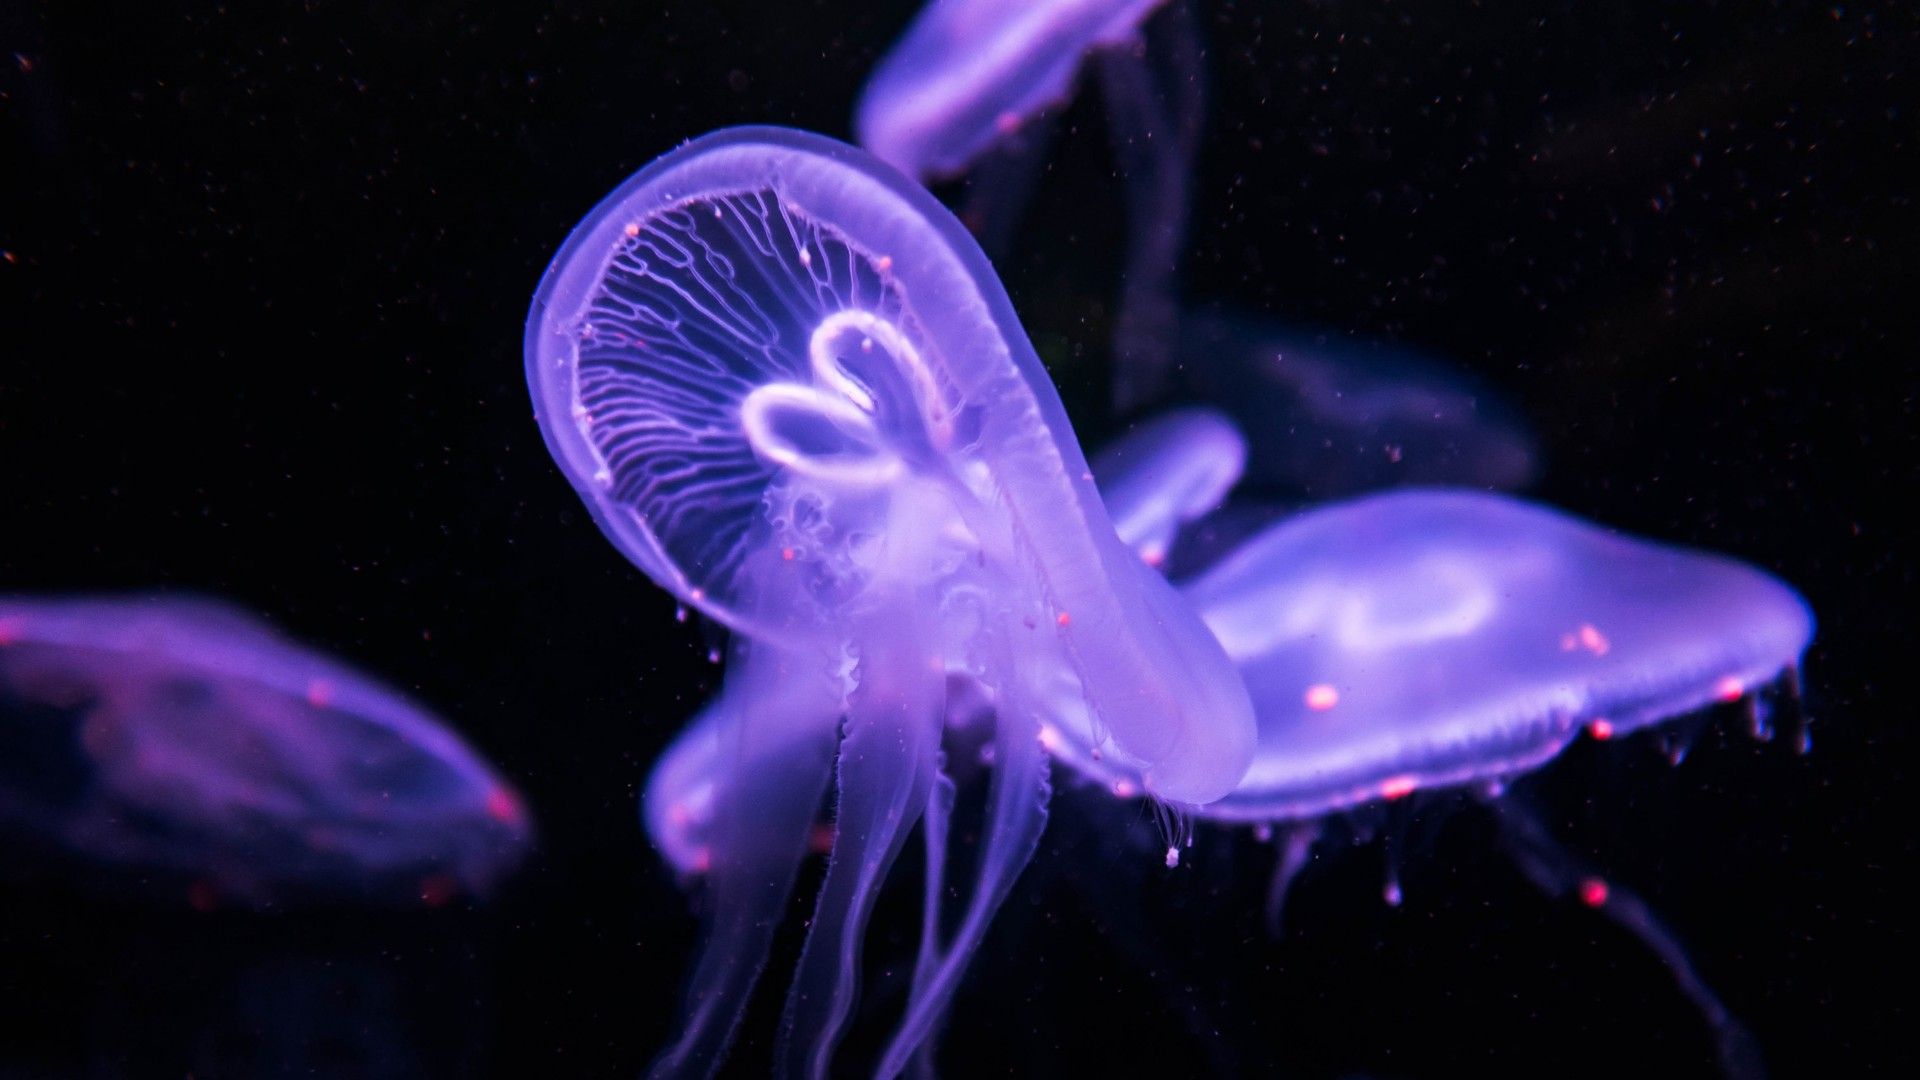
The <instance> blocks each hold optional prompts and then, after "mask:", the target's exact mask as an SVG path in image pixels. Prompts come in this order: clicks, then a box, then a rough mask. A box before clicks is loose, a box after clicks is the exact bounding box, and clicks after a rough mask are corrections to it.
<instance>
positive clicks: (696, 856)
mask: <svg viewBox="0 0 1920 1080" xmlns="http://www.w3.org/2000/svg"><path fill="white" fill-rule="evenodd" d="M1246 450H1247V448H1246V441H1245V440H1244V439H1242V438H1241V437H1240V432H1239V431H1238V430H1237V429H1236V428H1234V426H1233V424H1232V423H1231V422H1229V421H1228V420H1227V419H1226V418H1225V417H1223V416H1221V415H1220V414H1219V413H1215V412H1211V411H1208V410H1206V409H1194V408H1187V409H1176V410H1172V411H1170V412H1167V413H1163V414H1161V415H1159V416H1156V417H1154V418H1153V419H1151V420H1148V421H1144V422H1142V423H1140V424H1138V425H1137V426H1135V428H1134V429H1133V430H1132V431H1129V432H1128V433H1127V434H1126V435H1124V436H1122V437H1121V438H1119V439H1117V440H1115V441H1114V442H1113V443H1111V444H1109V445H1107V446H1106V447H1103V448H1102V449H1101V451H1100V453H1099V454H1098V455H1097V456H1096V457H1095V459H1094V462H1093V473H1094V476H1095V477H1096V478H1097V479H1098V481H1099V485H1100V494H1101V497H1102V499H1103V500H1104V501H1105V503H1106V506H1107V514H1108V516H1109V517H1111V518H1112V520H1113V523H1114V528H1115V531H1116V532H1117V533H1118V535H1119V537H1120V540H1121V542H1122V543H1125V544H1126V545H1127V546H1128V547H1130V548H1132V549H1133V550H1134V551H1135V552H1136V553H1137V554H1138V555H1139V556H1140V558H1141V560H1142V561H1143V562H1145V563H1146V564H1147V565H1149V566H1159V565H1160V564H1161V563H1162V562H1163V561H1164V559H1165V558H1166V552H1167V550H1168V548H1169V547H1170V546H1171V545H1172V542H1173V539H1174V536H1175V534H1176V533H1177V532H1178V531H1179V530H1180V528H1181V526H1183V525H1187V524H1189V523H1191V522H1193V521H1194V520H1196V519H1198V518H1200V517H1201V516H1202V515H1204V514H1206V513H1207V512H1208V511H1210V510H1212V509H1214V508H1215V507H1216V506H1218V505H1219V504H1220V502H1221V500H1222V499H1224V498H1226V495H1227V492H1228V491H1230V490H1232V488H1233V485H1234V483H1235V482H1236V481H1237V480H1239V478H1240V469H1241V466H1242V465H1243V464H1244V462H1245V460H1246ZM966 677H967V673H966V672H965V671H964V670H961V669H956V670H952V671H949V672H948V682H949V686H948V691H949V695H950V697H949V702H948V723H949V725H950V726H958V725H961V724H965V723H967V722H968V721H970V720H971V719H973V718H974V715H975V714H976V712H977V710H978V709H979V708H980V707H982V706H985V707H990V706H991V702H990V701H989V700H988V699H987V698H986V697H985V695H984V694H980V695H975V694H973V693H969V691H971V690H974V689H976V688H975V687H972V686H970V685H968V683H967V682H966ZM749 695H756V696H759V697H763V698H768V699H770V700H771V701H774V702H789V703H790V702H792V701H793V700H794V699H795V698H796V697H797V695H796V694H795V692H794V688H793V687H791V686H787V685H785V684H782V683H779V682H773V683H770V684H769V685H766V686H754V687H750V686H747V685H744V681H743V680H736V679H730V680H729V681H728V683H727V685H726V687H725V690H724V692H723V693H722V694H721V695H720V697H719V698H717V699H716V700H715V701H713V702H712V703H711V704H709V705H708V706H707V707H706V708H705V709H702V710H701V712H700V715H699V716H698V717H696V718H695V719H694V721H693V722H692V723H690V724H689V725H687V729H686V731H684V732H683V733H682V734H681V735H680V737H679V738H677V739H675V740H674V741H673V744H672V745H671V746H669V747H668V748H667V751H666V753H664V754H662V755H660V759H659V760H658V761H656V762H655V763H654V767H653V772H652V775H650V776H649V777H648V779H647V785H646V794H645V796H644V797H643V798H642V799H641V803H640V810H641V820H642V822H643V823H644V825H645V827H646V830H647V836H648V837H649V838H650V839H651V840H652V841H653V845H654V847H655V848H656V849H658V851H659V852H660V855H661V857H662V858H664V859H665V860H666V861H667V864H668V865H669V866H672V867H673V868H674V869H675V870H676V871H678V872H679V873H681V874H682V875H685V876H688V877H694V876H698V875H703V874H705V873H707V871H708V869H709V867H710V865H711V861H712V844H713V838H712V836H711V835H710V833H711V829H712V826H713V821H714V791H715V787H716V778H717V777H718V776H719V775H720V774H721V773H722V772H723V771H725V770H726V769H727V768H728V767H729V763H728V761H727V759H726V758H725V757H724V756H723V754H722V752H721V743H720V733H721V732H722V731H723V730H725V728H726V725H727V723H729V721H728V720H727V716H728V714H729V713H730V712H733V711H736V710H738V709H740V708H742V707H743V706H744V704H745V703H746V701H747V700H748V698H749ZM762 707H780V706H768V705H763V706H762ZM788 707H790V706H788ZM802 719H804V718H803V717H798V716H796V722H795V723H794V724H793V725H791V726H790V728H789V730H790V732H791V734H792V738H791V740H790V741H789V742H788V743H787V746H786V748H785V750H784V751H782V753H780V754H778V755H776V756H775V757H774V758H772V759H770V762H769V764H772V763H776V762H779V761H782V760H785V759H786V758H787V757H788V756H790V755H795V754H819V753H822V752H825V753H829V754H830V753H832V750H833V738H834V725H835V724H836V723H838V713H837V712H835V711H832V710H826V711H822V712H821V713H819V714H818V715H817V716H815V717H813V718H812V719H811V721H810V722H808V723H802V722H800V721H801V720H802ZM816 802H817V800H816ZM813 809H814V808H813V807H806V808H803V810H804V811H805V812H809V813H811V812H812V810H813Z"/></svg>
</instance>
